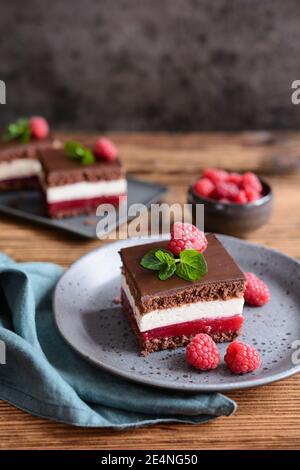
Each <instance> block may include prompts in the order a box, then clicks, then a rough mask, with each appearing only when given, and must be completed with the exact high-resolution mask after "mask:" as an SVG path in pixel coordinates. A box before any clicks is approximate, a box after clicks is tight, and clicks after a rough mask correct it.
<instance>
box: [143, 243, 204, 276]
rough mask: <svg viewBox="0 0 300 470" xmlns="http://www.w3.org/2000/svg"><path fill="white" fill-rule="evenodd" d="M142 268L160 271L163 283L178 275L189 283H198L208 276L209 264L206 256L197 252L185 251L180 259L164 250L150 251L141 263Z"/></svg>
mask: <svg viewBox="0 0 300 470" xmlns="http://www.w3.org/2000/svg"><path fill="white" fill-rule="evenodd" d="M140 264H141V266H143V267H144V268H146V269H151V270H153V271H159V273H158V277H159V279H160V280H161V281H165V280H166V279H169V278H170V277H171V276H173V274H175V273H176V275H177V276H178V277H181V278H182V279H185V280H187V281H197V280H198V279H200V278H201V277H203V276H205V274H207V264H206V261H205V258H204V256H203V255H202V254H201V253H199V252H198V251H197V250H184V251H182V252H181V253H180V255H179V258H174V256H173V253H171V252H170V251H168V250H165V249H163V248H161V249H159V250H156V249H154V250H150V251H148V253H146V254H145V255H144V256H143V258H142V259H141V261H140Z"/></svg>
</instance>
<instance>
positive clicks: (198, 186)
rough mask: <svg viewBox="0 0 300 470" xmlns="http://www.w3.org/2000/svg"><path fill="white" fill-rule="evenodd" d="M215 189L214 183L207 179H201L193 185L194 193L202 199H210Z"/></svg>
mask: <svg viewBox="0 0 300 470" xmlns="http://www.w3.org/2000/svg"><path fill="white" fill-rule="evenodd" d="M214 189H215V185H214V183H213V182H212V181H211V180H210V179H208V178H201V179H199V180H198V181H196V183H195V184H194V191H195V192H196V193H197V194H198V195H199V196H203V197H210V196H211V195H212V193H213V191H214Z"/></svg>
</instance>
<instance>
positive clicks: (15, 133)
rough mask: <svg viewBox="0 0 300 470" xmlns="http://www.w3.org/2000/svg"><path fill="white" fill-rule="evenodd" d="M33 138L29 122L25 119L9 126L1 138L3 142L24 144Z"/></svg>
mask: <svg viewBox="0 0 300 470" xmlns="http://www.w3.org/2000/svg"><path fill="white" fill-rule="evenodd" d="M30 137H31V130H30V127H29V120H28V119H25V118H21V119H18V120H17V121H15V122H12V123H11V124H9V125H8V126H7V128H6V129H5V131H4V133H3V134H2V136H1V140H2V141H3V142H10V141H12V140H18V141H19V142H20V143H22V144H26V143H27V142H28V141H29V140H30Z"/></svg>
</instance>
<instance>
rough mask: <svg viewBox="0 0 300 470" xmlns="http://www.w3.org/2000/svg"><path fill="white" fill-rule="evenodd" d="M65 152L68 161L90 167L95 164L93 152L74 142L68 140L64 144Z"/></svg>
mask: <svg viewBox="0 0 300 470" xmlns="http://www.w3.org/2000/svg"><path fill="white" fill-rule="evenodd" d="M65 152H66V154H67V155H68V158H69V159H70V160H75V161H77V162H78V163H80V164H81V165H92V164H93V163H95V156H94V154H93V152H92V151H91V150H90V149H89V148H88V147H85V146H84V145H82V144H80V143H79V142H76V141H75V140H69V141H68V142H66V143H65Z"/></svg>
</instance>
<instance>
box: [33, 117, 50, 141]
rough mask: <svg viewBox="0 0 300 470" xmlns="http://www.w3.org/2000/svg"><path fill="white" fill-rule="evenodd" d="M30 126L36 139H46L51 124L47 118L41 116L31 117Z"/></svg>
mask: <svg viewBox="0 0 300 470" xmlns="http://www.w3.org/2000/svg"><path fill="white" fill-rule="evenodd" d="M29 128H30V131H31V134H32V136H33V137H35V138H36V139H45V138H46V137H47V135H48V134H49V124H48V122H47V121H46V119H45V118H43V117H41V116H34V117H32V118H30V119H29Z"/></svg>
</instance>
